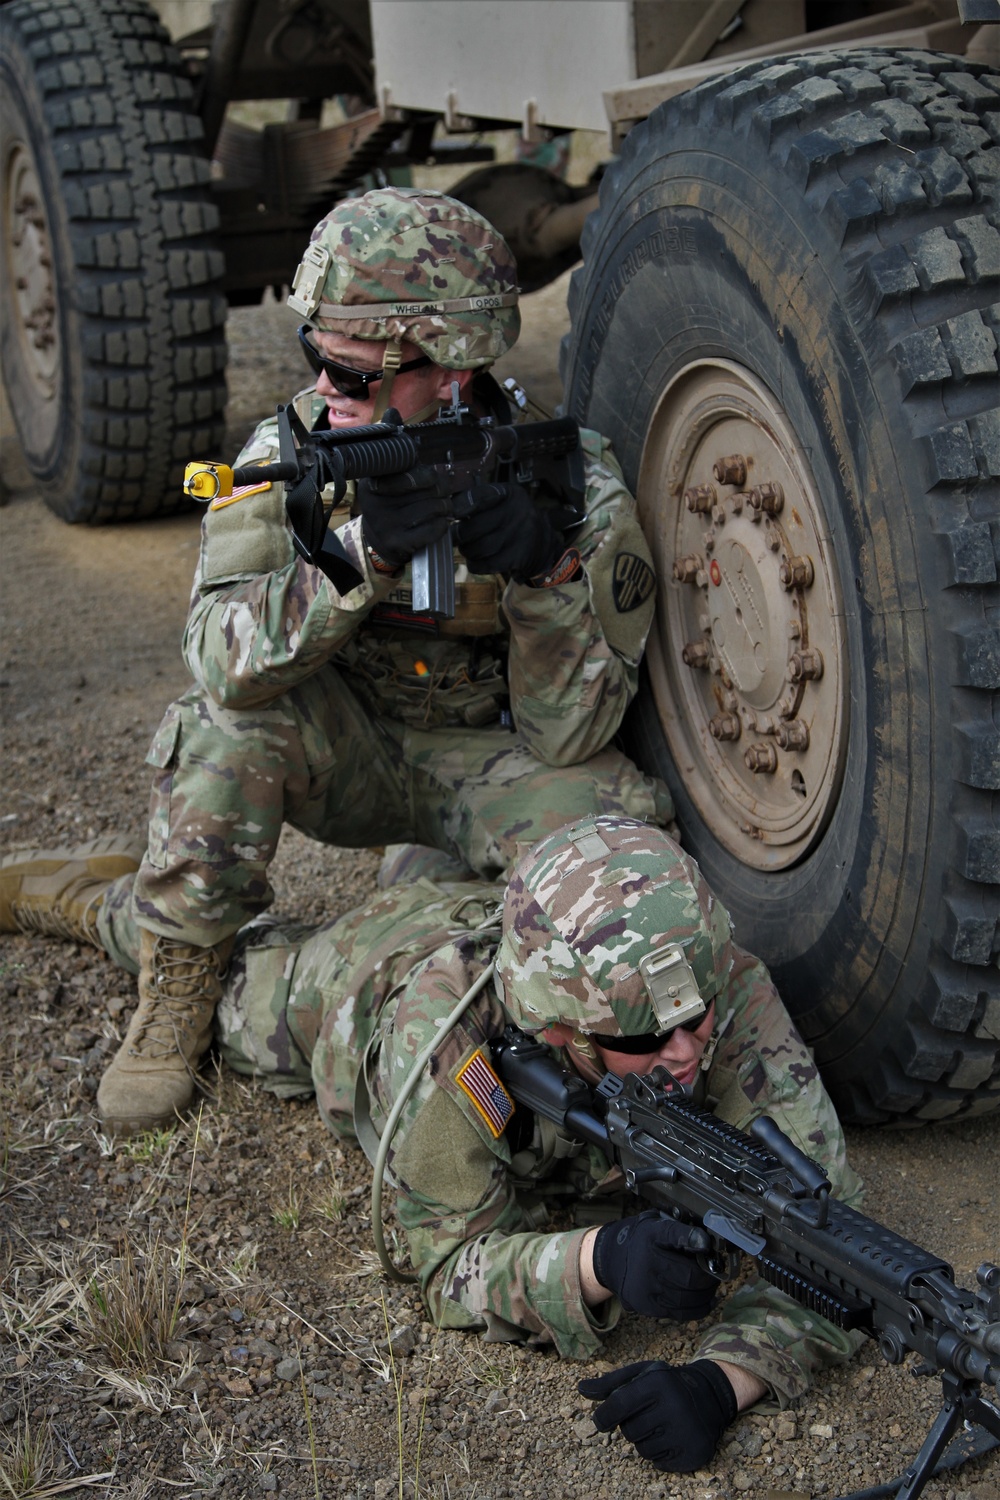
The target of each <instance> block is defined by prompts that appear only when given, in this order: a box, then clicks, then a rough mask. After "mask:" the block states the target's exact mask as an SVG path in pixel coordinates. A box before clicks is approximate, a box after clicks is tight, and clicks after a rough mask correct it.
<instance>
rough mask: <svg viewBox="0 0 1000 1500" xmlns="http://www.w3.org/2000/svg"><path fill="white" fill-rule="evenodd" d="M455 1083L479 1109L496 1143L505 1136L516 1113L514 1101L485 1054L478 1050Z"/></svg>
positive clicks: (456, 1076)
mask: <svg viewBox="0 0 1000 1500" xmlns="http://www.w3.org/2000/svg"><path fill="white" fill-rule="evenodd" d="M455 1082H456V1083H457V1084H458V1086H459V1088H460V1089H461V1090H462V1092H463V1094H466V1095H467V1096H468V1097H469V1098H470V1099H471V1100H472V1102H473V1104H474V1105H475V1107H476V1109H477V1110H478V1112H479V1114H480V1115H481V1116H482V1117H483V1119H484V1120H485V1121H486V1124H487V1125H488V1127H489V1129H490V1132H491V1133H492V1135H493V1138H494V1140H495V1139H496V1138H497V1137H498V1136H501V1135H503V1133H504V1130H505V1129H506V1127H507V1124H508V1122H509V1120H510V1117H511V1115H512V1114H513V1113H514V1101H513V1099H512V1098H511V1097H510V1095H509V1094H508V1092H507V1090H506V1089H505V1088H504V1086H503V1084H502V1083H501V1082H500V1079H499V1078H498V1077H497V1075H496V1074H495V1073H494V1071H493V1069H492V1068H491V1067H490V1064H489V1062H488V1061H487V1058H486V1054H485V1052H483V1051H482V1049H481V1048H477V1049H476V1051H475V1052H473V1054H472V1056H471V1057H470V1058H469V1061H468V1062H467V1063H464V1064H463V1066H462V1067H461V1068H459V1070H458V1072H457V1073H456V1074H455Z"/></svg>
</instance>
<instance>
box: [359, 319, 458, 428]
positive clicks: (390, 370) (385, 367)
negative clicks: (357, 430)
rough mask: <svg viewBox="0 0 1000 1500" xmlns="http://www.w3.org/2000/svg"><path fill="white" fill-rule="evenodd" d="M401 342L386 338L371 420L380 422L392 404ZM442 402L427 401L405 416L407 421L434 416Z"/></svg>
mask: <svg viewBox="0 0 1000 1500" xmlns="http://www.w3.org/2000/svg"><path fill="white" fill-rule="evenodd" d="M402 355H403V344H402V340H401V339H387V340H386V343H385V351H384V353H383V355H382V379H381V381H380V382H379V388H378V395H377V396H376V397H375V405H374V407H373V408H372V421H373V422H381V420H382V418H383V417H384V416H385V414H386V412H387V411H388V410H389V407H390V406H391V405H392V387H393V383H394V381H395V379H396V372H397V371H398V369H399V366H400V364H401V363H402ZM443 404H444V403H442V402H441V401H437V400H435V401H429V402H428V403H427V405H426V406H422V407H421V408H420V410H419V411H417V412H414V413H413V415H412V416H411V417H407V418H406V421H407V423H412V422H426V421H427V419H428V417H433V416H436V415H437V413H438V412H439V411H440V410H441V407H442V405H443Z"/></svg>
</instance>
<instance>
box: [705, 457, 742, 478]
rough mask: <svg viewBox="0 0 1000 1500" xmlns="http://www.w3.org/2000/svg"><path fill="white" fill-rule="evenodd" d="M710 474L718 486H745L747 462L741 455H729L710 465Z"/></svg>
mask: <svg viewBox="0 0 1000 1500" xmlns="http://www.w3.org/2000/svg"><path fill="white" fill-rule="evenodd" d="M712 473H713V474H714V475H715V477H716V480H717V481H718V483H719V484H746V482H747V461H746V459H745V458H744V457H743V454H742V453H730V455H729V457H728V458H720V459H719V461H718V463H714V464H713V465H712Z"/></svg>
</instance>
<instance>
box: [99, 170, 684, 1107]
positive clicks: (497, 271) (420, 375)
mask: <svg viewBox="0 0 1000 1500" xmlns="http://www.w3.org/2000/svg"><path fill="white" fill-rule="evenodd" d="M517 296H518V294H517V273H516V266H515V263H514V260H513V258H512V256H511V254H510V251H509V250H508V248H507V246H506V244H505V243H504V241H503V240H502V238H501V236H500V235H499V234H498V233H497V232H496V230H494V229H493V228H492V227H491V226H490V225H489V224H488V223H487V222H486V220H485V219H483V218H481V217H480V216H479V215H478V214H477V213H475V212H474V211H473V210H471V209H469V208H467V207H466V206H465V205H463V204H461V203H458V202H456V201H455V200H453V199H450V198H448V197H445V196H444V195H442V194H438V193H430V192H423V191H419V192H418V191H415V190H403V189H395V188H386V189H380V190H377V191H374V192H370V193H367V194H365V195H364V196H363V197H360V198H357V199H350V200H347V201H344V202H341V203H339V204H338V205H337V206H336V207H335V208H334V209H333V210H332V211H331V212H330V213H329V214H328V215H327V216H326V217H325V218H324V219H323V220H322V221H321V222H320V223H319V224H318V225H317V226H316V229H315V230H314V232H313V236H312V240H311V243H310V245H309V247H308V249H307V251H306V253H305V255H304V257H303V261H302V265H301V266H300V269H299V272H298V273H297V275H296V280H295V288H294V290H293V293H292V295H291V296H290V297H289V304H290V306H292V307H293V309H297V310H298V312H299V313H300V315H301V316H303V317H304V318H305V320H306V321H305V322H304V323H303V325H302V326H301V327H300V328H299V333H298V337H299V340H300V342H301V345H302V349H303V352H304V354H305V357H306V359H307V360H308V362H309V366H310V369H311V370H312V372H313V374H314V376H315V386H314V387H313V388H310V389H309V390H306V391H304V392H303V393H301V394H300V395H299V396H298V397H297V398H296V399H295V402H294V403H293V405H294V409H295V412H296V414H297V416H298V418H299V419H300V420H301V421H302V423H303V424H304V426H305V427H306V428H314V429H323V430H326V429H334V430H337V429H344V428H353V427H357V426H362V425H368V424H370V423H372V422H373V421H377V420H378V419H380V418H381V416H382V415H383V414H384V413H385V412H386V410H387V409H388V408H389V406H390V404H391V406H392V407H393V408H394V409H396V410H397V411H398V412H399V413H400V415H401V417H402V418H403V420H404V421H406V422H419V421H422V420H425V419H426V418H428V417H430V416H433V415H436V413H437V412H438V410H439V409H440V408H441V407H442V405H444V404H446V403H447V402H448V400H449V395H450V393H451V390H452V386H453V384H457V386H458V388H459V389H458V395H459V398H460V402H461V403H462V404H464V405H465V406H466V407H467V408H468V409H469V410H470V412H472V413H474V414H475V415H477V416H480V415H493V416H494V417H495V418H496V419H497V420H499V421H501V422H509V421H510V419H511V413H510V410H509V405H508V402H507V399H506V397H505V396H504V393H503V392H502V391H501V389H500V387H499V386H498V384H497V383H496V381H495V380H493V378H492V377H491V376H490V375H489V373H488V371H489V367H490V365H491V364H492V363H493V361H494V360H496V359H497V358H498V357H499V355H501V354H502V353H503V352H504V351H505V350H507V349H509V348H510V347H511V346H512V345H513V343H514V341H515V339H516V338H517V334H518V330H519V313H518V309H517ZM582 446H583V450H584V457H585V466H584V491H585V493H584V516H583V519H582V521H581V522H580V523H579V524H577V525H575V526H574V528H573V534H572V536H566V535H564V534H563V533H562V532H561V531H560V530H559V528H558V526H557V525H555V524H553V522H552V520H551V519H550V517H549V516H547V515H546V514H545V513H543V512H541V511H539V510H538V509H536V508H535V506H534V505H533V504H532V502H531V499H530V498H529V496H528V494H527V493H526V492H525V490H524V489H523V487H522V486H521V485H520V484H518V483H517V482H515V481H511V482H509V483H499V484H490V485H488V486H484V487H483V492H482V493H477V494H476V495H475V496H474V497H473V498H474V500H475V505H474V506H473V507H472V509H471V513H469V514H466V515H465V516H464V518H463V519H461V520H460V521H459V522H458V524H457V525H456V526H455V528H454V538H455V547H456V550H455V566H456V569H457V576H458V604H457V608H456V613H455V617H454V618H453V619H451V620H443V621H442V620H439V619H436V618H434V617H430V616H428V617H424V616H420V615H418V614H417V613H415V612H414V610H413V608H412V605H411V588H410V571H411V568H410V565H411V559H412V558H413V556H414V555H415V554H416V553H420V552H422V550H423V549H425V548H427V547H428V546H431V545H432V544H433V543H434V542H436V541H438V540H439V539H440V538H441V537H442V536H443V535H444V534H445V533H446V531H447V530H448V527H449V525H450V522H451V520H452V518H451V517H450V516H449V514H448V513H447V509H446V508H444V507H442V505H441V504H440V503H439V502H435V501H434V497H433V496H431V495H429V494H428V493H426V492H422V491H421V490H420V489H419V487H418V488H417V489H416V490H414V489H412V488H411V487H409V486H408V484H402V485H401V484H400V483H398V482H397V481H392V482H390V481H387V480H371V481H366V482H364V483H359V485H358V486H357V489H356V492H355V493H354V494H353V495H352V496H349V497H348V499H349V502H350V503H349V505H348V506H347V507H346V508H345V509H343V510H342V511H340V512H339V513H336V514H334V515H333V517H332V519H331V522H330V525H331V527H332V528H333V529H334V530H335V533H336V538H337V542H338V549H337V550H338V556H339V557H341V558H344V559H346V560H347V562H348V563H349V564H350V566H349V567H348V568H347V569H346V572H344V570H341V572H339V573H337V574H336V577H337V578H339V579H340V586H338V584H337V583H336V582H335V581H334V577H333V576H328V573H327V572H326V571H324V569H323V567H322V566H319V565H317V564H315V563H313V562H310V561H308V560H307V559H306V558H304V557H303V556H300V555H297V553H296V551H295V549H294V547H293V540H292V533H291V530H290V528H289V525H288V519H287V516H286V513H285V495H284V490H283V488H282V486H281V485H279V484H269V483H266V482H264V483H256V484H253V485H250V486H248V487H246V488H245V489H243V490H239V489H238V490H237V491H236V492H234V493H233V494H231V495H228V496H222V495H220V496H218V497H217V498H216V499H215V500H214V501H213V502H212V503H211V504H210V505H209V507H208V509H207V511H206V514H205V518H204V523H203V530H202V542H201V551H200V557H199V561H198V567H197V573H196V577H195V582H194V591H193V595H192V601H191V608H190V613H189V617H188V621H187V626H186V630H185V634H184V641H183V650H184V655H185V659H186V661H187V664H188V666H189V668H190V670H191V674H192V677H193V678H194V685H193V686H192V688H191V689H190V691H189V692H187V693H186V694H185V695H184V696H183V697H182V698H181V699H179V700H178V701H177V702H175V703H174V704H172V705H171V706H170V708H169V709H168V710H167V712H166V715H165V717H164V719H163V721H162V724H161V726H160V728H159V730H158V732H157V734H156V736H155V738H154V740H153V744H152V747H151V749H150V752H149V755H148V757H147V761H148V763H149V764H150V766H151V767H152V768H153V772H154V779H153V787H152V793H151V803H150V821H149V838H148V847H147V851H146V856H145V858H144V860H143V862H142V866H141V869H140V871H139V873H138V876H137V877H136V880H135V887H134V903H135V920H136V922H137V924H138V927H139V928H140V929H141V932H142V939H141V946H140V949H139V953H138V964H139V989H140V996H141V1001H142V1003H141V1005H140V1010H139V1013H138V1015H137V1019H136V1022H135V1028H136V1029H135V1030H134V1031H133V1032H130V1033H129V1035H128V1036H127V1037H126V1039H125V1043H124V1045H123V1047H122V1049H121V1051H120V1052H119V1054H118V1055H117V1056H116V1057H115V1058H114V1059H113V1061H112V1063H111V1064H110V1066H109V1068H108V1070H107V1072H106V1074H105V1076H104V1078H103V1079H102V1081H101V1086H100V1091H99V1095H98V1106H99V1109H100V1111H101V1114H102V1116H103V1118H104V1119H105V1121H106V1122H107V1124H108V1125H109V1126H110V1127H111V1128H112V1129H115V1130H118V1131H125V1130H130V1129H142V1128H148V1127H150V1126H153V1125H155V1124H157V1123H162V1122H164V1121H167V1120H170V1119H172V1118H173V1117H174V1114H175V1112H176V1111H177V1110H178V1109H183V1108H184V1107H185V1106H186V1104H187V1103H188V1102H189V1101H190V1098H191V1095H192V1089H193V1081H192V1080H193V1076H194V1069H195V1068H196V1067H197V1063H198V1059H199V1056H200V1053H199V1050H198V1049H199V1047H202V1048H203V1046H204V1043H205V1040H206V1039H207V1037H208V1035H209V1034H210V1030H211V1018H212V1012H213V1010H214V1007H215V1005H216V1003H217V1002H218V999H219V996H220V995H221V992H222V988H221V987H222V979H221V976H222V973H223V972H224V969H225V965H226V963H227V961H228V958H229V954H230V952H231V950H232V944H233V938H234V935H235V933H236V932H237V931H238V930H239V929H240V928H241V927H242V926H243V925H244V924H245V923H247V922H248V921H250V920H252V919H253V918H255V917H257V916H259V915H260V914H261V913H262V912H263V911H264V910H266V908H267V907H268V906H269V905H270V903H271V900H272V888H271V884H270V881H269V878H268V867H269V865H270V862H271V860H272V858H273V856H274V853H275V849H276V847H277V843H278V837H279V835H280V832H281V829H282V826H283V825H284V824H285V823H290V824H292V825H294V826H295V827H296V828H298V829H300V830H301V831H303V832H304V833H306V834H308V835H309V836H311V837H313V838H316V839H319V840H321V841H324V842H329V843H336V844H339V845H342V846H348V847H365V846H372V845H384V844H387V843H391V842H401V841H405V840H413V841H416V842H419V843H421V844H425V845H429V846H433V847H436V848H439V849H442V850H444V851H446V852H447V853H448V854H449V855H450V856H451V857H452V858H453V859H454V860H455V861H457V862H458V864H459V865H460V866H461V868H462V869H463V870H464V871H466V872H468V873H470V874H473V875H476V876H481V877H487V878H496V877H498V876H500V875H501V874H502V873H503V872H504V871H505V870H506V869H507V868H508V867H509V864H510V861H511V859H512V857H513V855H514V852H515V847H516V843H517V841H518V840H522V841H531V840H534V839H537V838H539V837H541V836H542V835H543V834H544V833H546V832H549V831H552V830H554V829H555V828H558V827H559V826H560V825H561V824H562V823H564V822H566V821H567V820H568V819H569V818H572V817H576V816H579V815H582V814H586V813H590V812H604V811H609V812H615V813H621V814H625V815H628V816H632V817H637V818H642V819H645V820H649V821H652V822H655V823H657V824H661V825H665V824H667V823H669V821H670V819H671V818H672V805H671V801H670V797H669V793H668V792H667V790H666V788H665V787H664V786H663V784H662V783H660V782H659V781H656V780H654V779H653V778H651V777H648V776H645V775H643V774H642V773H640V772H639V771H638V770H637V768H636V767H635V766H634V765H633V764H632V762H631V761H630V760H628V759H627V758H626V757H625V756H624V755H623V754H622V753H621V752H620V751H618V750H617V749H615V748H613V746H612V745H611V740H612V737H613V736H614V735H615V733H616V731H617V730H618V727H619V725H620V723H621V720H622V716H623V714H624V711H625V708H626V706H627V705H628V702H629V700H630V699H631V698H632V696H633V695H634V693H635V691H636V686H637V673H638V665H639V660H640V657H641V655H642V651H643V648H644V645H645V641H646V636H647V634H648V631H649V627H650V623H651V620H652V613H653V588H654V577H653V570H652V564H651V559H650V554H649V551H648V548H647V546H646V543H645V540H644V538H643V535H642V532H641V530H640V528H639V524H638V520H637V516H636V509H635V504H634V501H633V499H632V497H631V496H630V494H629V493H628V491H627V489H626V487H625V484H624V482H623V479H622V475H621V472H620V470H619V468H618V466H617V464H616V462H615V460H614V458H613V456H612V455H611V453H610V452H609V450H608V447H607V444H606V443H604V442H603V441H602V439H601V438H600V437H599V436H598V435H597V434H595V433H587V432H585V433H583V434H582ZM277 458H278V434H277V426H276V422H275V420H274V419H271V420H269V421H266V422H264V423H263V424H262V425H261V426H260V427H259V428H258V429H257V431H256V432H255V434H254V436H253V437H252V439H251V441H250V443H249V445H248V446H247V447H246V448H245V449H244V451H243V453H242V454H241V456H240V459H239V463H240V465H257V464H261V463H262V462H268V461H274V460H276V459H277ZM403 477H404V479H405V478H406V476H403ZM332 571H333V570H331V572H332ZM345 577H346V578H348V579H349V580H350V583H349V584H348V583H345V582H344V578H345ZM341 588H343V590H344V591H343V592H342V591H341ZM178 987H179V988H180V989H182V990H183V991H184V992H185V993H186V994H188V995H190V996H194V997H196V998H197V999H198V1001H199V1002H200V1004H201V1007H202V1013H201V1016H200V1019H199V1020H198V1022H197V1024H193V1025H192V1026H191V1027H190V1028H189V1029H188V1030H187V1031H186V1032H185V1033H184V1035H183V1038H179V1039H178V1045H177V1047H176V1048H175V1049H174V1050H173V1051H169V1050H163V1049H160V1050H159V1051H158V1052H157V1054H156V1056H155V1057H153V1056H151V1055H150V1054H149V1052H148V1049H147V1046H146V1042H145V1040H144V1038H145V1037H146V1036H147V1035H148V1030H147V1027H146V1017H147V1014H148V1013H150V1012H156V1011H157V1009H158V1007H159V1006H160V1005H161V1004H164V1003H167V1002H168V1001H169V999H170V991H171V989H172V988H173V989H175V990H176V989H177V988H178Z"/></svg>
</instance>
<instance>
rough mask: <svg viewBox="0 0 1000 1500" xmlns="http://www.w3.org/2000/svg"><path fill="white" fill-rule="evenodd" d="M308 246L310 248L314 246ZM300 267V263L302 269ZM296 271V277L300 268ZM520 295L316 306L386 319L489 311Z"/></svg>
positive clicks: (320, 311) (320, 313)
mask: <svg viewBox="0 0 1000 1500" xmlns="http://www.w3.org/2000/svg"><path fill="white" fill-rule="evenodd" d="M309 248H310V250H311V249H312V248H313V246H311V245H310V247H309ZM323 253H324V254H326V251H324V252H323ZM304 263H305V262H304V260H303V264H304ZM301 269H302V266H301V265H300V266H299V271H301ZM295 274H296V280H297V279H298V274H299V273H298V271H297V272H296V273H295ZM518 296H519V293H518V292H497V293H494V294H490V295H489V296H487V295H483V296H481V297H445V298H442V300H441V301H440V302H361V303H359V302H319V303H317V302H314V303H313V307H314V308H315V309H316V316H317V317H318V318H343V319H344V321H345V322H354V321H356V320H357V319H358V318H377V319H379V320H381V321H383V322H384V321H385V319H386V318H436V317H438V316H439V315H440V314H441V313H455V312H490V311H492V310H493V309H494V308H497V307H514V306H516V304H517V299H518ZM293 305H294V306H295V308H296V311H298V306H297V304H293V302H292V299H291V297H289V299H288V306H289V307H292V306H293Z"/></svg>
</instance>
